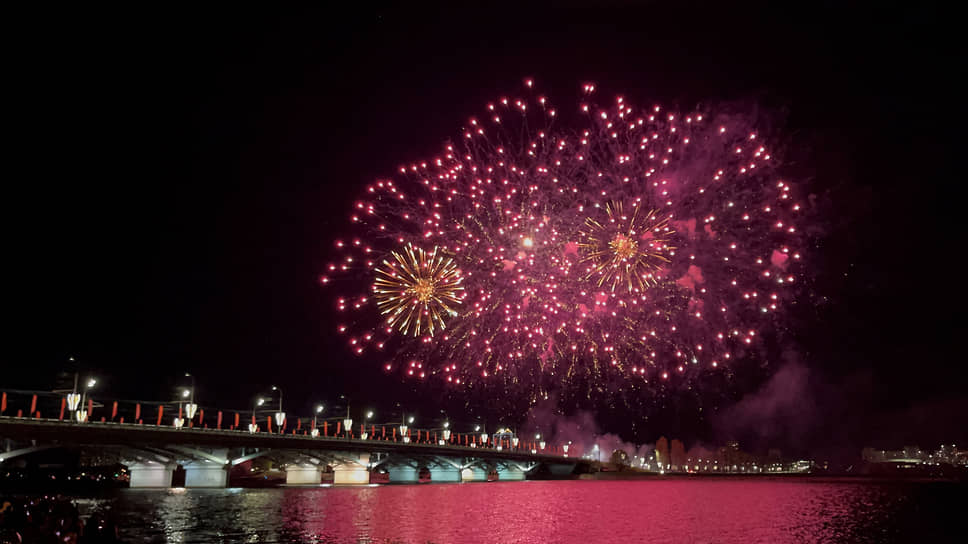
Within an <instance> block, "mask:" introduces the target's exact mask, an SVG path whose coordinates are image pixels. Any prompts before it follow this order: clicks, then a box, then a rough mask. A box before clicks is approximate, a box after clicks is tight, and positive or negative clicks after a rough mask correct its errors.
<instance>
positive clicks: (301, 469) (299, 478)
mask: <svg viewBox="0 0 968 544" xmlns="http://www.w3.org/2000/svg"><path fill="white" fill-rule="evenodd" d="M322 481H323V469H322V468H320V467H318V466H316V465H313V464H311V463H309V464H305V465H289V466H287V467H286V485H287V486H299V485H309V486H317V485H319V484H321V483H322Z"/></svg>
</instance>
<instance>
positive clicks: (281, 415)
mask: <svg viewBox="0 0 968 544" xmlns="http://www.w3.org/2000/svg"><path fill="white" fill-rule="evenodd" d="M272 390H273V391H278V392H279V411H278V412H276V425H278V426H279V427H282V424H283V423H285V422H286V413H285V412H283V411H282V389H279V388H278V387H276V386H274V385H273V386H272Z"/></svg>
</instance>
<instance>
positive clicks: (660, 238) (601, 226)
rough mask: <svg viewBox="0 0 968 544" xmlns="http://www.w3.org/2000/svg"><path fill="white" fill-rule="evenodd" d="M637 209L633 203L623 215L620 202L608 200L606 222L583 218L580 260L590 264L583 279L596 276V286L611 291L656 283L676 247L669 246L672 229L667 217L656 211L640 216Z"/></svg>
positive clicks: (622, 207)
mask: <svg viewBox="0 0 968 544" xmlns="http://www.w3.org/2000/svg"><path fill="white" fill-rule="evenodd" d="M640 209H641V207H640V206H638V205H633V208H632V211H631V213H630V214H626V212H625V210H624V206H623V205H622V203H621V202H617V203H616V202H610V203H609V204H607V205H606V206H605V213H606V214H607V216H608V220H607V221H605V222H604V223H600V222H599V221H598V220H596V219H594V218H591V217H589V218H587V219H585V227H586V228H585V229H584V230H582V232H581V239H582V242H581V243H580V244H578V247H579V248H581V249H582V250H583V251H584V253H585V254H586V256H585V257H584V258H583V259H582V261H581V262H588V263H590V264H591V267H590V268H589V270H588V272H587V273H586V275H585V279H593V278H598V281H597V282H596V284H597V285H598V287H602V286H607V287H608V288H609V289H610V290H611V291H615V289H616V287H619V288H622V287H624V288H626V290H628V291H629V292H632V291H643V290H645V288H646V287H647V286H649V285H655V284H656V282H657V277H656V274H657V273H658V272H659V271H660V270H661V269H662V268H663V267H664V266H665V265H666V264H668V263H669V262H670V260H669V259H668V258H667V257H666V255H668V254H669V253H671V252H672V251H674V250H675V248H674V247H672V246H671V245H669V240H670V239H671V237H672V235H673V234H674V231H673V230H672V229H671V228H670V227H669V218H662V217H659V213H658V212H657V211H656V210H651V211H649V212H645V213H642V214H641V215H640V213H639V210H640Z"/></svg>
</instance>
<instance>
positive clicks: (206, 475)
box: [182, 461, 229, 487]
mask: <svg viewBox="0 0 968 544" xmlns="http://www.w3.org/2000/svg"><path fill="white" fill-rule="evenodd" d="M182 467H183V468H184V469H185V487H225V485H226V484H227V483H228V481H229V471H228V467H226V466H225V465H218V464H216V463H212V462H210V461H192V462H189V463H185V464H183V465H182Z"/></svg>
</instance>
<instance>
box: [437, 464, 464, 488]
mask: <svg viewBox="0 0 968 544" xmlns="http://www.w3.org/2000/svg"><path fill="white" fill-rule="evenodd" d="M430 481H431V482H432V483H435V484H443V483H458V482H460V470H459V469H458V468H456V467H430Z"/></svg>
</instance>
